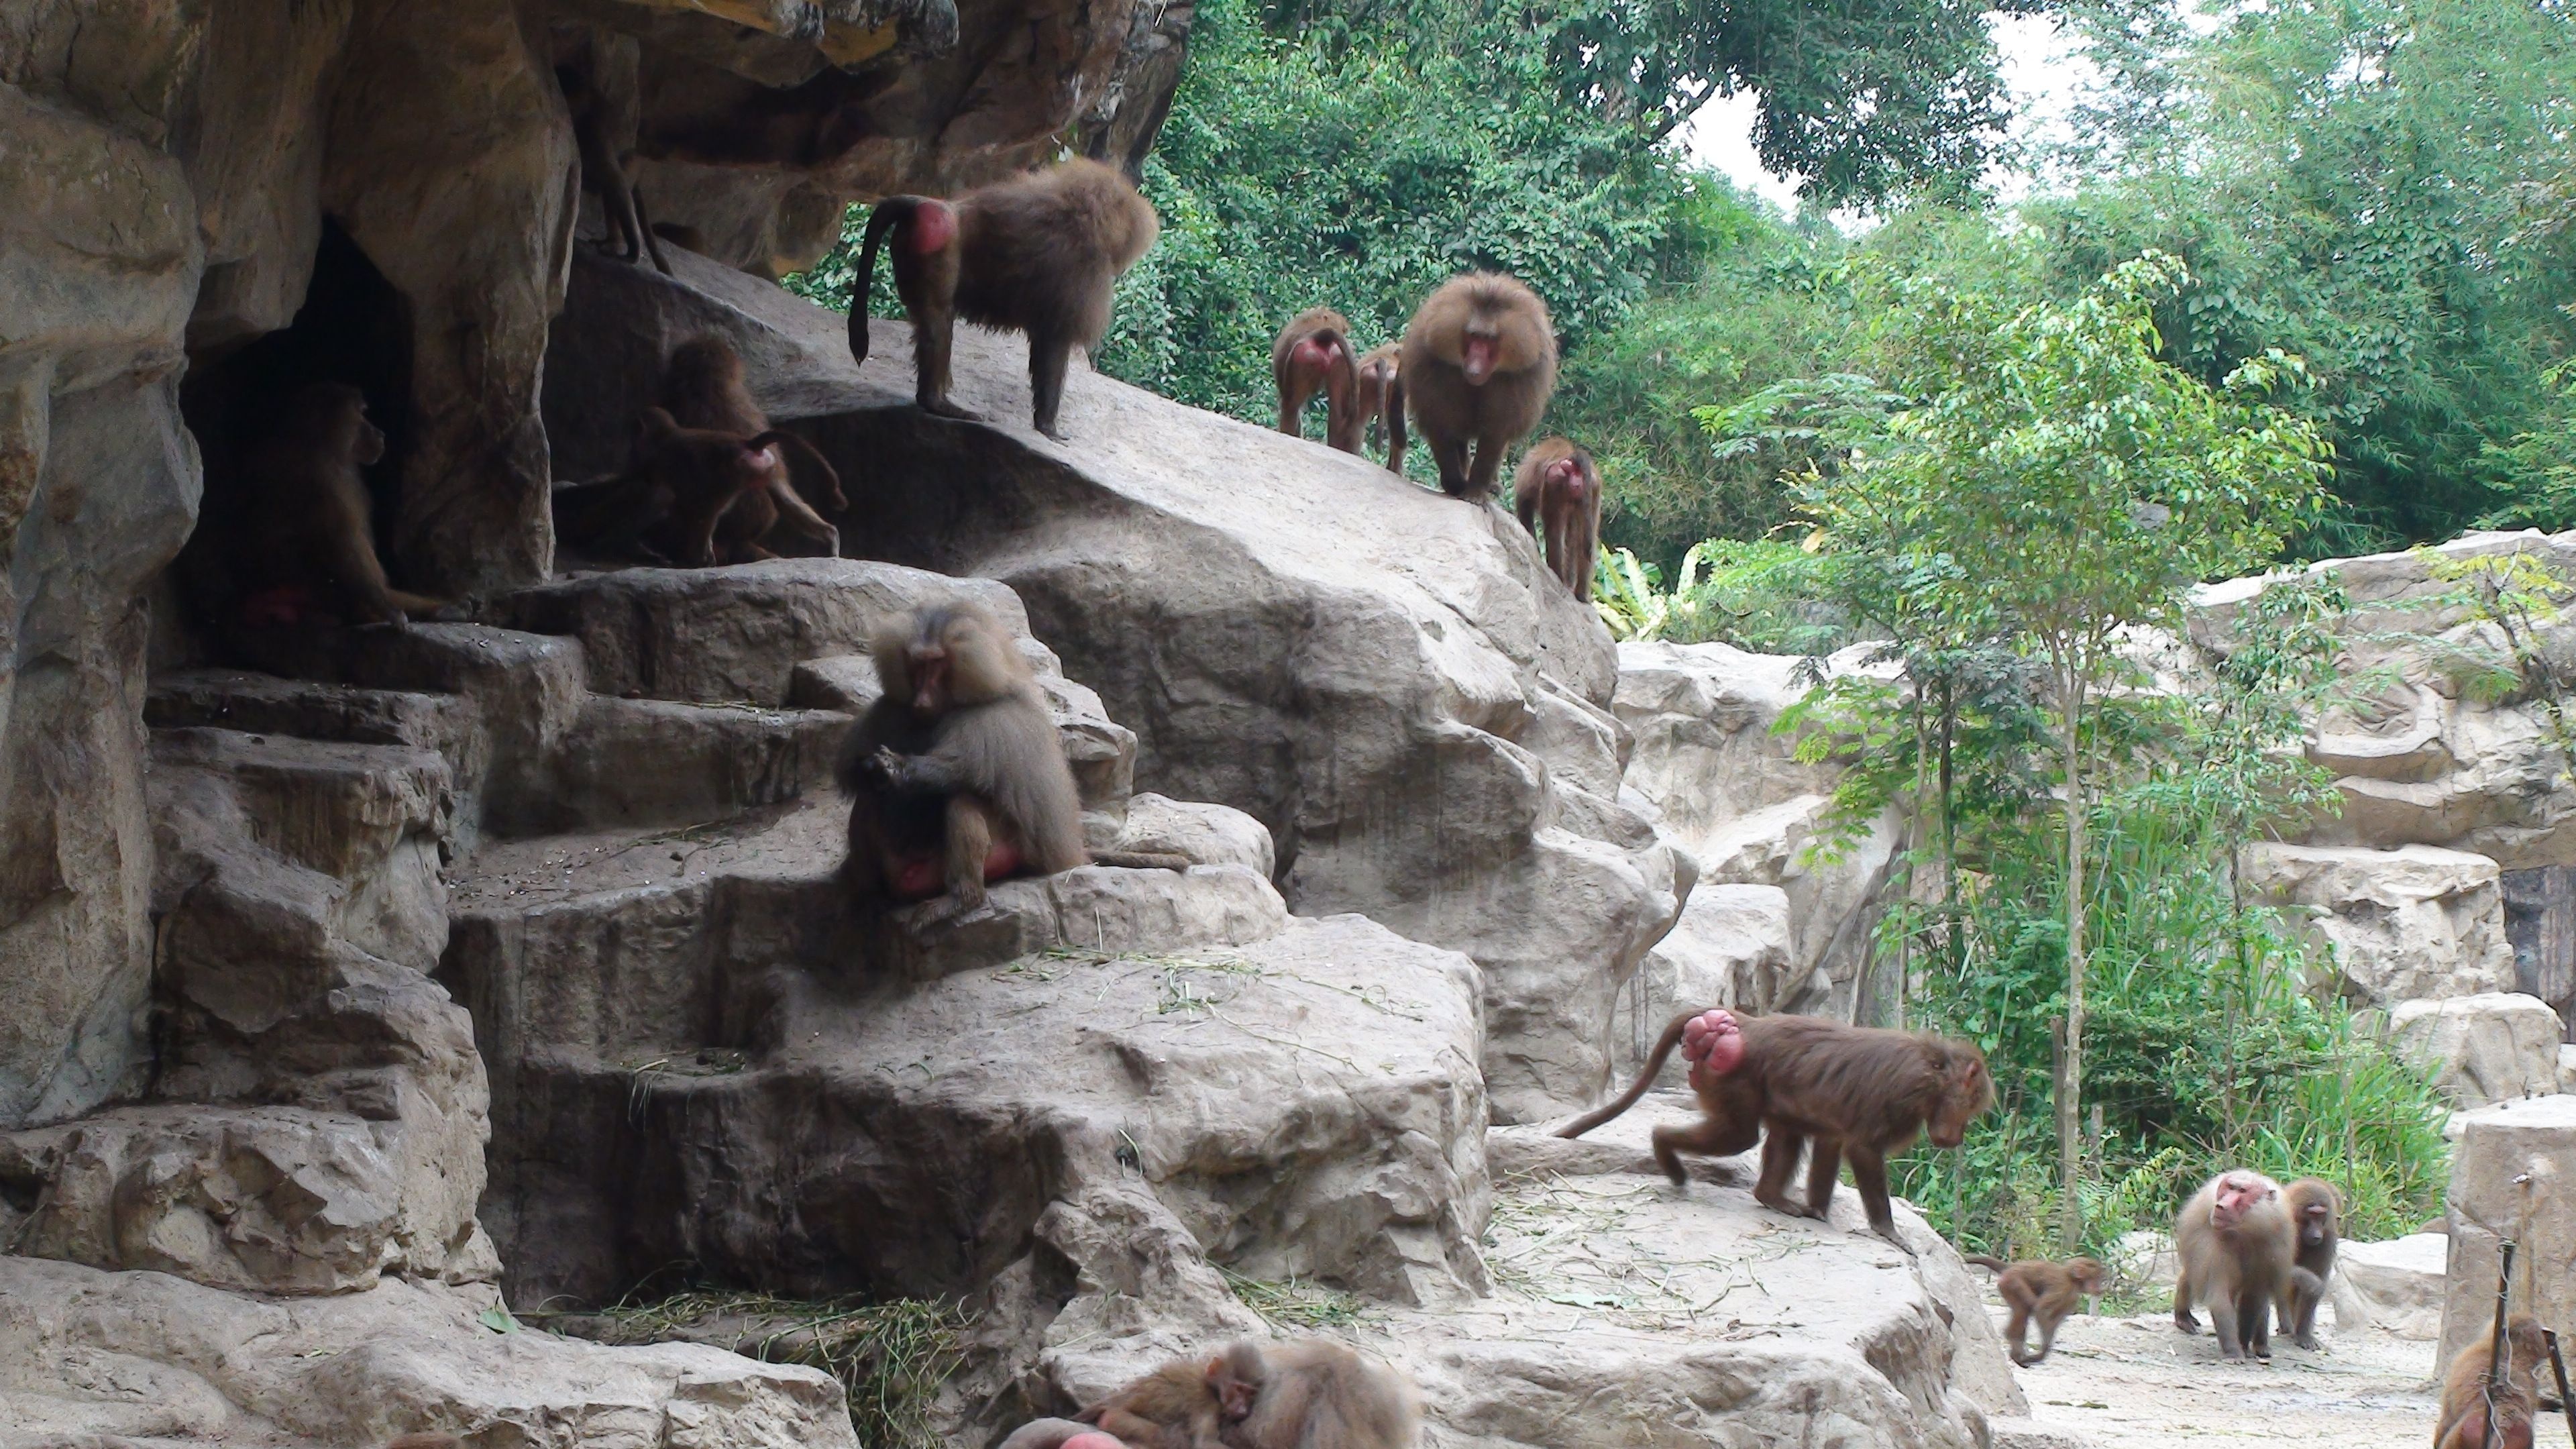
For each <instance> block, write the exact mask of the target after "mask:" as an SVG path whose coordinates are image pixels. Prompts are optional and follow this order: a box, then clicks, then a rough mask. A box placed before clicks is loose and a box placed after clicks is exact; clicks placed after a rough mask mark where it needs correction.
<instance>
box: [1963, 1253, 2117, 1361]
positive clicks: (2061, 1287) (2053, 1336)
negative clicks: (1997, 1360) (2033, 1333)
mask: <svg viewBox="0 0 2576 1449" xmlns="http://www.w3.org/2000/svg"><path fill="white" fill-rule="evenodd" d="M1967 1261H1968V1262H1971V1263H1975V1264H1977V1265H1979V1266H1980V1267H1986V1268H1992V1269H1994V1270H1995V1291H1996V1292H1997V1293H1999V1294H2001V1295H2003V1300H2004V1304H2005V1306H2006V1307H2008V1308H2010V1309H2011V1310H2012V1321H2011V1322H2010V1323H2009V1324H2007V1325H2006V1326H2005V1328H2004V1338H2005V1339H2006V1340H2007V1341H2009V1342H2010V1343H2011V1345H2012V1361H2013V1362H2014V1363H2017V1364H2020V1365H2021V1366H2022V1367H2023V1368H2030V1367H2032V1366H2034V1365H2037V1364H2042V1363H2046V1362H2047V1361H2048V1351H2049V1350H2050V1349H2052V1348H2054V1347H2056V1346H2057V1325H2059V1324H2061V1323H2063V1322H2065V1321H2066V1315H2068V1314H2070V1313H2073V1312H2074V1311H2075V1310H2076V1308H2077V1307H2078V1306H2080V1305H2081V1304H2082V1303H2083V1302H2084V1300H2085V1299H2086V1298H2087V1297H2089V1296H2091V1295H2093V1294H2095V1293H2099V1292H2101V1291H2102V1264H2101V1262H2100V1260H2098V1259H2094V1258H2069V1259H2067V1260H2066V1261H2065V1262H2063V1263H2048V1262H2042V1261H2040V1260H2038V1259H2035V1258H2034V1259H2026V1260H2024V1261H2022V1262H2018V1263H2006V1262H2004V1261H2003V1260H2002V1259H2000V1258H1989V1257H1987V1256H1986V1255H1984V1254H1983V1253H1970V1254H1968V1255H1967ZM2033 1319H2037V1320H2038V1321H2039V1351H2038V1352H2036V1353H2031V1352H2028V1351H2027V1350H2026V1349H2025V1348H2024V1343H2025V1340H2026V1337H2027V1335H2028V1332H2029V1328H2030V1323H2031V1320H2033Z"/></svg>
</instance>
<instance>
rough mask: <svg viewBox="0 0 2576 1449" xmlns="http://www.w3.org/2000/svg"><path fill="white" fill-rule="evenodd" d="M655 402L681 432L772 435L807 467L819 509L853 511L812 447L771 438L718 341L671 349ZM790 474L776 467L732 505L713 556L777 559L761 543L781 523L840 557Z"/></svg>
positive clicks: (737, 364) (791, 438)
mask: <svg viewBox="0 0 2576 1449" xmlns="http://www.w3.org/2000/svg"><path fill="white" fill-rule="evenodd" d="M653 400H654V401H655V402H656V403H658V404H660V405H661V407H662V409H663V411H665V412H668V413H669V414H670V415H671V417H672V419H673V420H674V421H676V422H677V423H679V425H680V426H681V427H684V428H700V429H704V430H706V431H709V432H719V433H738V434H740V435H742V436H744V437H755V436H760V435H764V434H770V435H772V436H775V437H776V438H777V440H778V442H779V444H780V445H781V447H782V448H784V450H785V451H786V452H787V453H790V454H793V455H795V456H797V457H800V458H802V459H804V460H805V469H806V475H805V481H806V483H807V485H808V486H810V487H812V488H813V489H814V494H815V496H816V497H818V498H820V499H822V500H823V506H824V507H826V508H829V509H831V510H832V511H833V512H834V513H839V512H842V511H843V510H845V509H847V508H848V507H849V506H850V500H849V499H847V498H845V497H843V496H842V495H841V475H840V474H839V473H838V472H837V471H835V470H834V469H833V467H832V465H831V463H830V461H829V460H827V459H825V458H824V456H823V455H822V453H820V452H819V451H817V450H816V449H815V447H814V445H813V444H812V443H809V442H807V441H805V440H804V439H803V438H801V437H798V436H797V435H796V434H794V433H790V432H786V431H783V430H781V431H778V432H776V433H774V434H772V433H771V429H770V426H769V415H768V414H766V413H764V412H762V411H761V410H760V405H759V404H758V403H755V402H753V401H752V400H751V390H750V389H749V388H747V387H745V386H743V381H742V358H741V357H739V356H737V355H736V354H735V352H734V350H733V348H732V346H731V345H730V344H728V343H727V342H726V341H725V340H724V339H723V338H721V337H717V336H715V335H713V334H711V333H710V334H706V335H702V336H697V337H692V338H690V339H689V340H688V341H686V342H683V343H681V344H680V345H679V346H677V347H675V348H673V349H671V360H670V361H669V362H667V363H664V364H663V366H662V386H661V388H660V390H659V391H658V392H656V393H655V394H654V398H653ZM787 475H788V470H787V469H785V468H781V469H780V470H779V471H778V473H777V474H776V476H774V477H773V478H771V480H770V482H769V486H767V487H765V488H755V489H753V490H751V491H750V492H747V493H744V494H743V495H741V496H740V497H738V498H736V499H735V500H734V502H733V503H732V504H731V505H730V506H729V507H727V508H726V509H725V511H724V515H723V516H722V517H720V518H718V519H717V520H716V546H717V552H718V553H719V554H720V555H722V557H723V559H724V561H725V562H726V563H741V562H744V561H746V560H750V559H761V558H775V557H777V555H775V554H773V553H771V552H770V551H769V550H768V549H767V548H765V547H763V546H762V544H761V540H762V539H764V538H766V537H767V536H768V535H769V533H770V531H771V530H772V529H774V528H776V527H777V526H778V525H779V523H780V521H781V520H782V519H784V520H785V522H786V524H787V526H788V530H789V531H790V532H792V533H795V534H798V535H800V536H802V537H804V538H807V539H809V540H811V541H813V542H815V543H818V544H820V545H822V548H823V551H824V552H825V553H826V554H830V555H833V556H835V557H837V556H838V555H839V554H840V552H841V531H840V530H839V529H838V528H835V527H833V526H832V524H831V522H830V520H828V519H826V518H824V517H823V516H822V515H821V514H819V513H816V512H815V511H814V510H813V509H812V508H811V507H810V506H808V505H807V504H806V502H805V498H804V495H802V494H800V493H798V492H797V491H796V488H795V486H794V485H793V484H791V483H789V482H788V481H787Z"/></svg>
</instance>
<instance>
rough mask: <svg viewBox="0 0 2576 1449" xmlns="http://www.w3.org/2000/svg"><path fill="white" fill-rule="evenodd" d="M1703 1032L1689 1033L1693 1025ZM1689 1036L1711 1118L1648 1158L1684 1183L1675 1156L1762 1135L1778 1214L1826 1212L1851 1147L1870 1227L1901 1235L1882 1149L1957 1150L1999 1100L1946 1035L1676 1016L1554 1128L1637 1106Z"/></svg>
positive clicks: (1804, 1020) (1979, 1056)
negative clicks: (1602, 1098)
mask: <svg viewBox="0 0 2576 1449" xmlns="http://www.w3.org/2000/svg"><path fill="white" fill-rule="evenodd" d="M1694 1027H1697V1028H1698V1030H1697V1031H1696V1032H1694V1031H1693V1028H1694ZM1685 1041H1690V1042H1691V1043H1692V1045H1693V1046H1694V1047H1695V1048H1696V1051H1695V1052H1690V1053H1686V1055H1689V1056H1692V1057H1693V1062H1692V1068H1691V1074H1690V1083H1691V1090H1692V1091H1694V1092H1696V1093H1698V1094H1699V1102H1700V1110H1701V1111H1702V1112H1704V1113H1706V1114H1707V1115H1706V1117H1705V1118H1703V1120H1701V1121H1700V1122H1699V1123H1697V1124H1696V1125H1693V1126H1689V1127H1658V1128H1656V1129H1655V1130H1654V1134H1653V1141H1654V1147H1655V1160H1656V1161H1657V1162H1659V1163H1661V1164H1662V1165H1663V1169H1664V1174H1665V1176H1667V1177H1670V1178H1671V1179H1672V1180H1673V1181H1674V1183H1676V1184H1686V1183H1687V1182H1688V1178H1687V1177H1686V1176H1685V1174H1684V1173H1683V1171H1682V1163H1681V1157H1680V1155H1679V1154H1680V1153H1682V1152H1690V1153H1694V1154H1702V1155H1706V1156H1711V1157H1730V1156H1733V1155H1734V1154H1736V1153H1738V1152H1743V1151H1745V1150H1747V1149H1749V1148H1751V1147H1752V1146H1753V1144H1754V1142H1755V1141H1757V1140H1759V1141H1760V1142H1761V1144H1762V1176H1761V1179H1760V1181H1759V1182H1757V1183H1756V1184H1755V1186H1754V1189H1753V1197H1754V1200H1755V1201H1757V1202H1759V1203H1761V1204H1762V1205H1763V1206H1764V1207H1767V1208H1770V1209H1771V1210H1773V1211H1774V1212H1783V1213H1788V1214H1790V1215H1791V1216H1793V1217H1802V1218H1821V1217H1823V1216H1824V1215H1825V1210H1826V1209H1827V1208H1828V1207H1830V1206H1831V1205H1832V1203H1833V1200H1834V1188H1835V1185H1836V1176H1837V1173H1838V1171H1839V1169H1840V1167H1841V1163H1842V1159H1843V1158H1844V1157H1846V1156H1848V1157H1849V1158H1850V1159H1851V1165H1852V1181H1853V1183H1854V1184H1855V1185H1857V1186H1858V1187H1859V1189H1860V1200H1861V1205H1862V1206H1863V1207H1864V1208H1866V1209H1867V1210H1868V1212H1869V1225H1870V1226H1871V1227H1872V1228H1874V1229H1876V1230H1877V1232H1878V1235H1879V1236H1880V1237H1883V1238H1885V1239H1887V1240H1888V1241H1890V1242H1894V1241H1896V1215H1895V1212H1894V1210H1893V1209H1892V1208H1891V1207H1890V1206H1889V1204H1888V1200H1887V1156H1888V1154H1889V1153H1891V1152H1901V1151H1903V1150H1904V1149H1905V1148H1906V1146H1907V1145H1909V1144H1910V1143H1912V1142H1913V1141H1914V1139H1915V1138H1916V1137H1918V1136H1929V1137H1930V1138H1931V1139H1932V1145H1933V1146H1935V1147H1956V1146H1958V1145H1959V1144H1960V1143H1961V1142H1963V1141H1965V1140H1966V1139H1967V1133H1968V1124H1969V1123H1970V1122H1972V1121H1974V1120H1975V1119H1976V1118H1977V1116H1978V1114H1980V1113H1982V1112H1984V1111H1985V1110H1986V1109H1987V1108H1988V1107H1990V1106H1993V1105H1994V1100H1995V1090H1994V1080H1993V1078H1992V1077H1990V1076H1988V1075H1987V1072H1986V1058H1985V1054H1984V1053H1982V1052H1980V1051H1978V1050H1977V1049H1976V1048H1975V1047H1973V1046H1971V1045H1969V1044H1968V1043H1966V1042H1958V1041H1948V1040H1944V1039H1943V1038H1941V1037H1937V1036H1929V1035H1921V1036H1918V1035H1915V1034H1913V1033H1910V1032H1902V1031H1886V1030H1882V1029H1879V1028H1876V1027H1863V1026H1845V1025H1843V1024H1842V1023H1841V1022H1838V1021H1828V1020H1826V1019H1824V1018H1821V1017H1813V1016H1737V1015H1735V1014H1733V1013H1730V1012H1724V1011H1710V1012H1688V1011H1686V1012H1683V1013H1682V1014H1681V1015H1679V1016H1676V1017H1674V1018H1673V1019H1672V1021H1671V1022H1670V1023H1668V1024H1667V1025H1666V1026H1665V1027H1664V1034H1663V1035H1662V1036H1661V1037H1660V1038H1658V1039H1657V1040H1656V1042H1655V1050H1654V1053H1653V1055H1651V1056H1649V1057H1648V1058H1647V1059H1646V1065H1645V1069H1644V1070H1643V1071H1640V1072H1639V1073H1638V1074H1637V1080H1636V1081H1634V1082H1633V1083H1630V1084H1629V1087H1628V1090H1627V1091H1626V1092H1624V1093H1622V1094H1621V1095H1620V1096H1619V1098H1618V1100H1616V1101H1614V1102H1611V1103H1610V1104H1609V1105H1607V1106H1604V1107H1602V1108H1600V1109H1598V1110H1596V1111H1592V1112H1588V1113H1585V1114H1584V1115H1583V1116H1581V1117H1578V1118H1576V1119H1575V1120H1574V1121H1572V1122H1569V1123H1567V1124H1566V1125H1565V1126H1563V1127H1561V1128H1559V1129H1557V1134H1556V1135H1557V1136H1559V1137H1580V1136H1582V1135H1583V1134H1584V1133H1586V1132H1589V1131H1591V1130H1592V1129H1593V1128H1595V1127H1598V1126H1600V1125H1601V1124H1602V1123H1604V1122H1607V1121H1609V1120H1610V1119H1611V1118H1613V1117H1616V1116H1618V1115H1619V1114H1620V1113H1622V1112H1625V1111H1627V1110H1628V1109H1629V1108H1630V1107H1633V1106H1635V1105H1636V1104H1637V1099H1638V1098H1640V1097H1643V1096H1644V1095H1645V1094H1646V1089H1647V1088H1649V1087H1651V1086H1653V1085H1654V1083H1655V1078H1656V1077H1657V1076H1658V1075H1659V1074H1661V1073H1662V1071H1663V1069H1664V1061H1665V1059H1666V1058H1668V1057H1670V1056H1671V1055H1672V1054H1673V1048H1674V1047H1676V1046H1681V1045H1683V1044H1684V1043H1685ZM1811 1137H1812V1138H1814V1139H1815V1151H1814V1153H1813V1155H1812V1157H1811V1158H1810V1160H1809V1162H1808V1164H1807V1200H1806V1201H1805V1202H1803V1203H1801V1202H1798V1201H1796V1200H1795V1199H1793V1198H1791V1197H1790V1196H1789V1195H1788V1186H1789V1174H1790V1173H1791V1172H1793V1171H1794V1170H1796V1168H1797V1165H1798V1153H1799V1150H1800V1149H1801V1148H1803V1147H1805V1146H1806V1145H1807V1140H1808V1139H1809V1138H1811Z"/></svg>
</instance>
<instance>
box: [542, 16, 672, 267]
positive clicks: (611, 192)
mask: <svg viewBox="0 0 2576 1449" xmlns="http://www.w3.org/2000/svg"><path fill="white" fill-rule="evenodd" d="M555 83H556V84H557V85H559V86H561V87H562V88H563V98H564V109H565V110H567V111H569V112H571V113H572V139H573V146H574V149H576V150H577V151H579V152H580V153H581V184H582V187H583V189H584V190H587V191H589V192H590V193H591V194H592V195H594V196H597V197H598V198H599V214H600V215H601V217H603V218H604V219H605V220H606V222H607V225H608V236H607V238H606V242H607V245H608V246H609V247H610V248H612V249H614V250H615V252H616V254H617V257H618V260H620V261H624V262H635V261H639V260H641V259H642V258H643V256H645V255H647V254H649V255H650V256H651V257H652V259H653V270H655V271H657V272H660V273H661V274H662V275H663V276H666V277H667V276H669V275H671V264H670V263H669V262H666V261H664V260H662V244H661V242H660V241H659V240H658V239H657V238H656V237H655V236H654V234H653V228H652V225H651V224H650V222H649V221H648V220H647V219H646V217H645V215H644V196H643V193H641V192H639V191H637V190H636V188H635V182H634V180H633V178H632V177H630V176H629V175H628V174H627V171H626V163H627V162H628V161H629V160H631V159H632V158H633V157H634V154H635V128H636V125H637V123H638V119H639V117H640V115H641V113H642V109H643V108H642V104H641V102H640V101H639V99H638V97H637V90H636V84H637V83H636V76H635V42H634V41H633V40H631V39H627V38H625V37H623V36H620V37H615V38H607V37H601V36H597V35H592V36H589V37H588V38H586V39H585V40H583V41H582V42H581V43H579V44H578V45H576V46H574V47H573V48H572V51H571V53H570V54H569V55H566V56H564V57H562V58H561V59H560V60H559V63H558V64H557V65H556V66H555Z"/></svg>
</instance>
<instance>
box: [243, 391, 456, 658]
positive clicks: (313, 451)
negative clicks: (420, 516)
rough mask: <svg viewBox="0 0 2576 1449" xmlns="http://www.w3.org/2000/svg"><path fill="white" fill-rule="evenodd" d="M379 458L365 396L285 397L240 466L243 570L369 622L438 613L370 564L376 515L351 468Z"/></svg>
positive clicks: (381, 442) (380, 441)
mask: <svg viewBox="0 0 2576 1449" xmlns="http://www.w3.org/2000/svg"><path fill="white" fill-rule="evenodd" d="M384 455H385V435H384V434H383V433H382V432H379V431H378V430H377V428H376V425H375V424H374V423H371V422H369V421H367V398H366V395H365V394H364V393H361V392H359V391H358V390H357V389H356V388H354V387H351V386H349V385H348V384H347V383H340V382H316V383H308V384H306V385H305V386H303V387H302V388H299V389H297V390H296V391H295V392H294V393H293V394H291V395H290V396H289V397H288V398H287V400H286V404H285V406H284V407H283V408H282V409H281V410H280V412H279V415H278V418H277V425H276V427H275V428H273V429H272V430H271V431H270V432H269V434H268V435H267V436H266V437H265V438H262V439H261V440H260V441H259V442H258V443H257V444H256V445H255V446H253V447H252V449H251V451H250V455H249V457H248V459H247V460H246V464H245V467H244V469H243V472H244V475H245V477H246V480H247V481H248V483H249V485H250V487H249V489H248V498H249V503H248V509H247V517H246V518H245V520H244V529H243V534H242V540H241V545H242V557H241V563H242V564H243V565H244V567H245V571H246V572H249V573H251V574H254V575H257V576H259V577H261V578H264V579H267V580H268V581H270V582H271V583H273V584H277V585H283V586H285V587H286V588H288V589H297V588H302V587H307V586H310V585H314V584H320V585H322V586H324V587H327V588H329V589H332V590H334V591H336V592H337V593H339V594H340V595H342V596H343V597H344V598H345V599H346V600H347V601H348V602H349V603H350V604H351V605H353V606H354V607H355V608H356V609H357V610H358V612H359V613H361V614H362V615H364V616H365V617H366V618H367V619H369V620H371V621H373V622H376V623H383V624H403V623H408V622H409V616H410V615H413V614H425V613H428V612H429V611H430V610H432V609H436V608H439V607H441V606H442V605H443V604H444V603H445V601H444V600H441V599H433V598H429V597H427V596H426V595H422V594H412V593H405V592H404V591H402V590H401V589H397V588H395V587H393V586H392V585H391V584H390V583H388V582H387V581H386V579H385V566H384V565H383V564H382V563H381V562H379V561H378V560H377V558H376V534H375V509H374V505H373V504H371V503H370V502H369V501H368V498H367V484H366V479H365V478H364V477H362V476H361V475H360V472H359V470H360V469H362V468H366V467H368V466H370V465H371V464H374V463H376V462H377V461H379V460H380V459H382V458H383V457H384Z"/></svg>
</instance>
